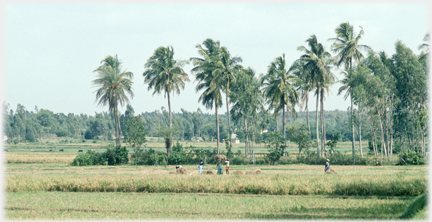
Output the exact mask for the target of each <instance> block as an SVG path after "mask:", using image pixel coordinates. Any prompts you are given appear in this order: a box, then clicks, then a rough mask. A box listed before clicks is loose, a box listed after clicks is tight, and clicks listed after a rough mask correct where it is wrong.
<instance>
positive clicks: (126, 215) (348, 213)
mask: <svg viewBox="0 0 432 222" xmlns="http://www.w3.org/2000/svg"><path fill="white" fill-rule="evenodd" d="M408 201H409V198H402V197H393V198H388V199H382V198H377V197H370V198H363V197H358V198H357V197H353V198H351V197H350V198H345V199H342V198H333V197H331V196H316V195H315V196H304V195H303V196H291V195H290V196H285V195H227V194H224V195H221V194H173V193H153V194H149V193H119V192H116V193H82V192H7V194H6V219H11V220H34V219H38V220H69V219H76V220H94V219H98V220H105V219H109V220H137V219H204V220H211V219H285V220H287V219H302V220H305V219H313V220H318V219H345V220H346V219H368V220H371V219H386V220H388V219H395V218H397V217H398V216H400V214H402V212H403V210H404V208H405V205H406V204H407V202H408Z"/></svg>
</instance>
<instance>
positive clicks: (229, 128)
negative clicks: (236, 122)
mask: <svg viewBox="0 0 432 222" xmlns="http://www.w3.org/2000/svg"><path fill="white" fill-rule="evenodd" d="M228 88H229V81H228V83H227V88H226V90H225V94H226V107H227V115H228V132H229V142H230V146H231V120H230V112H229V103H228Z"/></svg>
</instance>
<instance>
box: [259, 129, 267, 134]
mask: <svg viewBox="0 0 432 222" xmlns="http://www.w3.org/2000/svg"><path fill="white" fill-rule="evenodd" d="M267 132H268V130H266V129H265V130H261V131H260V134H263V133H267Z"/></svg>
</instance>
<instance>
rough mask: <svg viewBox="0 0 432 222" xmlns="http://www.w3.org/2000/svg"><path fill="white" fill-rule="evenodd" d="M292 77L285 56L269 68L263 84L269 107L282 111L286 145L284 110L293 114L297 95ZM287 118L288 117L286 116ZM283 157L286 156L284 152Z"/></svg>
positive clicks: (276, 60) (284, 134) (280, 57)
mask: <svg viewBox="0 0 432 222" xmlns="http://www.w3.org/2000/svg"><path fill="white" fill-rule="evenodd" d="M294 78H295V77H294V76H293V75H291V74H290V73H289V72H288V68H287V65H286V59H285V54H282V56H279V57H277V58H276V59H275V60H274V61H273V62H272V63H271V64H270V66H269V69H268V72H267V77H266V80H265V82H264V94H265V95H266V96H267V98H269V100H268V101H269V103H270V107H271V108H274V109H275V111H279V110H280V109H282V115H283V116H282V127H283V131H282V134H283V138H284V144H285V145H286V133H285V126H286V123H287V121H288V118H286V119H285V108H286V110H287V111H288V110H290V111H292V112H295V109H294V107H295V105H296V103H297V101H298V93H297V91H296V89H295V88H294V85H293V84H292V82H293V80H294ZM287 116H288V115H287ZM284 155H286V153H285V150H284Z"/></svg>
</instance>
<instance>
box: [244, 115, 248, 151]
mask: <svg viewBox="0 0 432 222" xmlns="http://www.w3.org/2000/svg"><path fill="white" fill-rule="evenodd" d="M244 124H245V155H246V157H247V156H248V155H249V149H248V148H249V147H248V145H249V144H248V142H249V140H248V127H247V119H246V116H245V117H244Z"/></svg>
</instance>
